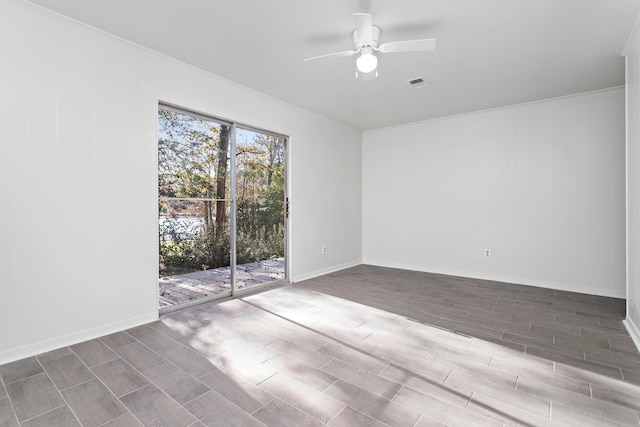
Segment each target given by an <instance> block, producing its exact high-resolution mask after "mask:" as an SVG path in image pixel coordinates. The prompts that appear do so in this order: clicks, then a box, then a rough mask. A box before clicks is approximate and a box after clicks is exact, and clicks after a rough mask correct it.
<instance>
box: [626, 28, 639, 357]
mask: <svg viewBox="0 0 640 427" xmlns="http://www.w3.org/2000/svg"><path fill="white" fill-rule="evenodd" d="M624 55H625V56H626V61H627V70H626V81H627V87H626V88H627V319H626V322H625V324H626V326H627V329H628V330H629V332H630V333H631V336H632V337H633V338H634V341H635V343H636V346H637V347H638V348H640V21H638V22H636V26H635V28H634V30H633V32H632V33H631V35H630V36H629V40H628V42H627V45H626V47H625V50H624Z"/></svg>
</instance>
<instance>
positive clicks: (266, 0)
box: [30, 0, 640, 130]
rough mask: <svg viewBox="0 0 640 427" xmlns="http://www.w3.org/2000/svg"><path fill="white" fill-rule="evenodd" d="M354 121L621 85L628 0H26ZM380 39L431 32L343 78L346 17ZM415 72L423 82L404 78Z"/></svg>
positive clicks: (366, 125)
mask: <svg viewBox="0 0 640 427" xmlns="http://www.w3.org/2000/svg"><path fill="white" fill-rule="evenodd" d="M30 1H31V2H32V3H35V4H38V5H41V6H44V7H46V8H49V9H52V10H54V11H57V12H59V13H61V14H63V15H67V16H70V17H72V18H75V19H77V20H79V21H83V22H86V23H87V24H90V25H92V26H94V27H97V28H100V29H102V30H105V31H107V32H110V33H113V34H116V35H118V36H120V37H123V38H125V39H128V40H131V41H133V42H135V43H138V44H140V45H143V46H147V47H149V48H151V49H154V50H156V51H159V52H162V53H164V54H166V55H169V56H172V57H175V58H177V59H179V60H181V61H184V62H186V63H189V64H192V65H195V66H197V67H199V68H202V69H205V70H208V71H211V72H212V73H214V74H217V75H219V76H221V77H224V78H226V79H228V80H232V81H234V82H237V83H240V84H242V85H244V86H248V87H250V88H253V89H255V90H257V91H260V92H263V93H267V94H269V95H272V96H274V97H276V98H279V99H282V100H284V101H287V102H290V103H293V104H296V105H299V106H301V107H304V108H306V109H309V110H312V111H315V112H317V113H319V114H322V115H324V116H328V117H330V118H333V119H335V120H337V121H340V122H342V123H345V124H347V125H349V126H352V127H354V128H357V129H361V130H368V129H375V128H381V127H387V126H392V125H396V124H402V123H408V122H414V121H419V120H424V119H429V118H434V117H441V116H447V115H452V114H458V113H464V112H469V111H476V110H482V109H487V108H493V107H499V106H504V105H511V104H516V103H522V102H528V101H534V100H538V99H545V98H551V97H556V96H562V95H568V94H572V93H578V92H584V91H590V90H596V89H601V88H607V87H612V86H618V85H622V84H624V59H623V57H621V52H622V49H623V47H624V43H625V41H626V39H627V37H628V35H629V33H630V32H631V29H632V27H633V23H634V21H635V18H636V16H637V14H638V12H639V11H640V0H324V1H303V0H234V1H230V0H182V1H176V0H108V1H98V0H30ZM354 12H367V13H371V14H372V15H373V24H374V25H377V26H378V27H380V28H381V30H382V34H381V37H380V43H385V42H391V41H397V40H407V39H419V38H431V37H435V38H437V40H438V44H437V47H436V50H435V51H433V52H428V53H402V54H385V55H382V56H380V59H379V66H378V70H379V74H380V76H379V77H378V78H377V79H375V80H373V81H369V82H362V81H360V80H358V79H356V78H355V77H354V74H355V57H341V58H329V59H324V60H317V61H310V62H303V61H302V60H303V58H307V57H310V56H317V55H322V54H325V53H331V52H335V51H342V50H349V49H352V48H353V44H352V41H351V32H352V31H353V24H352V21H351V14H352V13H354ZM418 76H423V77H424V78H425V79H426V80H427V81H428V82H429V83H430V85H429V86H427V87H423V88H419V89H416V88H412V87H410V86H409V85H408V84H407V83H406V81H407V80H409V79H411V78H414V77H418Z"/></svg>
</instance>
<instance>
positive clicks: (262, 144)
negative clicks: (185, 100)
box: [158, 106, 286, 311]
mask: <svg viewBox="0 0 640 427" xmlns="http://www.w3.org/2000/svg"><path fill="white" fill-rule="evenodd" d="M285 160H286V139H285V138H284V137H282V136H276V135H271V134H269V133H265V132H262V131H257V130H250V129H249V128H247V127H242V128H241V127H238V126H236V124H234V123H230V122H224V121H221V120H217V119H214V118H211V117H207V116H203V115H200V114H196V113H192V112H187V111H183V110H180V109H176V108H174V107H169V106H161V107H160V108H159V111H158V195H159V200H158V212H159V218H158V245H159V295H158V298H159V307H160V309H161V311H171V310H172V309H174V308H176V307H180V308H184V307H186V306H189V305H195V304H199V303H202V302H207V301H210V300H214V299H219V298H224V297H229V296H231V295H234V294H235V293H236V292H237V291H238V290H245V289H249V288H253V289H250V290H255V288H254V287H255V286H258V285H263V284H267V283H271V284H273V283H277V282H279V281H283V280H285V279H286V267H285V265H286V259H285V253H286V252H285V247H286V240H285V238H286V231H285V230H286V218H285V205H286V203H285V200H286V199H285V181H286V180H285V176H286V174H285V167H286V161H285ZM244 292H246V291H244Z"/></svg>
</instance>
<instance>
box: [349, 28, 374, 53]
mask: <svg viewBox="0 0 640 427" xmlns="http://www.w3.org/2000/svg"><path fill="white" fill-rule="evenodd" d="M352 36H353V44H354V45H355V46H356V50H357V49H360V48H361V47H363V46H371V47H378V40H380V28H378V27H376V26H375V25H372V26H371V40H360V39H358V32H357V31H356V30H353V34H352Z"/></svg>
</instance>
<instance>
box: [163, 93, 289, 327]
mask: <svg viewBox="0 0 640 427" xmlns="http://www.w3.org/2000/svg"><path fill="white" fill-rule="evenodd" d="M160 109H162V110H167V111H171V112H174V113H179V114H186V115H191V116H194V117H197V118H200V119H203V120H211V121H214V122H216V123H219V124H221V125H226V126H229V127H230V138H229V157H230V160H229V179H230V184H229V199H215V200H216V201H218V200H221V201H228V202H229V209H230V218H229V234H230V242H229V247H230V250H229V251H230V254H229V261H230V262H229V264H230V269H231V274H230V281H231V286H230V288H231V289H230V292H224V293H220V294H216V295H212V296H207V297H203V298H198V299H195V300H192V301H187V302H185V303H182V304H177V305H172V306H169V307H165V308H162V309H159V314H160V315H165V314H169V313H172V312H175V311H180V310H185V309H188V308H191V307H195V306H199V305H203V304H207V303H211V302H214V301H218V300H223V299H227V298H234V297H237V296H243V295H248V294H252V293H256V292H261V291H263V290H265V289H269V288H273V287H278V286H282V285H283V284H286V283H289V282H290V273H289V255H290V254H289V137H288V136H287V135H284V134H280V133H277V132H272V131H268V130H264V129H260V128H257V127H254V126H250V125H245V124H241V123H239V122H236V121H233V120H228V119H222V118H219V117H216V116H212V115H209V114H206V113H201V112H198V111H195V110H190V109H188V108H183V107H180V106H178V105H175V104H171V103H166V102H162V101H160V102H159V103H158V110H160ZM237 129H243V130H248V131H252V132H256V133H263V134H266V135H270V136H274V137H277V138H281V139H282V140H283V142H284V149H285V159H284V161H285V166H284V191H283V193H284V194H283V197H284V213H283V221H284V224H283V226H284V278H282V279H278V280H274V281H272V282H268V283H265V284H260V285H255V286H251V287H247V288H244V289H237V288H236V267H237V245H236V240H237V236H236V233H237V218H236V213H237V209H236V208H237V197H236V190H237V188H236V184H237V183H236V172H237V160H236V131H237ZM157 139H158V138H157V136H156V140H157ZM156 169H157V168H156ZM157 196H158V197H157V200H163V199H167V200H168V199H171V198H162V197H160V195H159V194H158V195H157ZM211 200H214V199H211ZM158 227H159V226H158ZM158 231H159V230H158ZM158 251H159V248H157V250H156V252H158ZM158 268H159V266H158V265H156V271H157V270H158ZM156 290H157V288H156ZM156 295H157V292H156ZM156 299H157V296H156Z"/></svg>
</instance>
